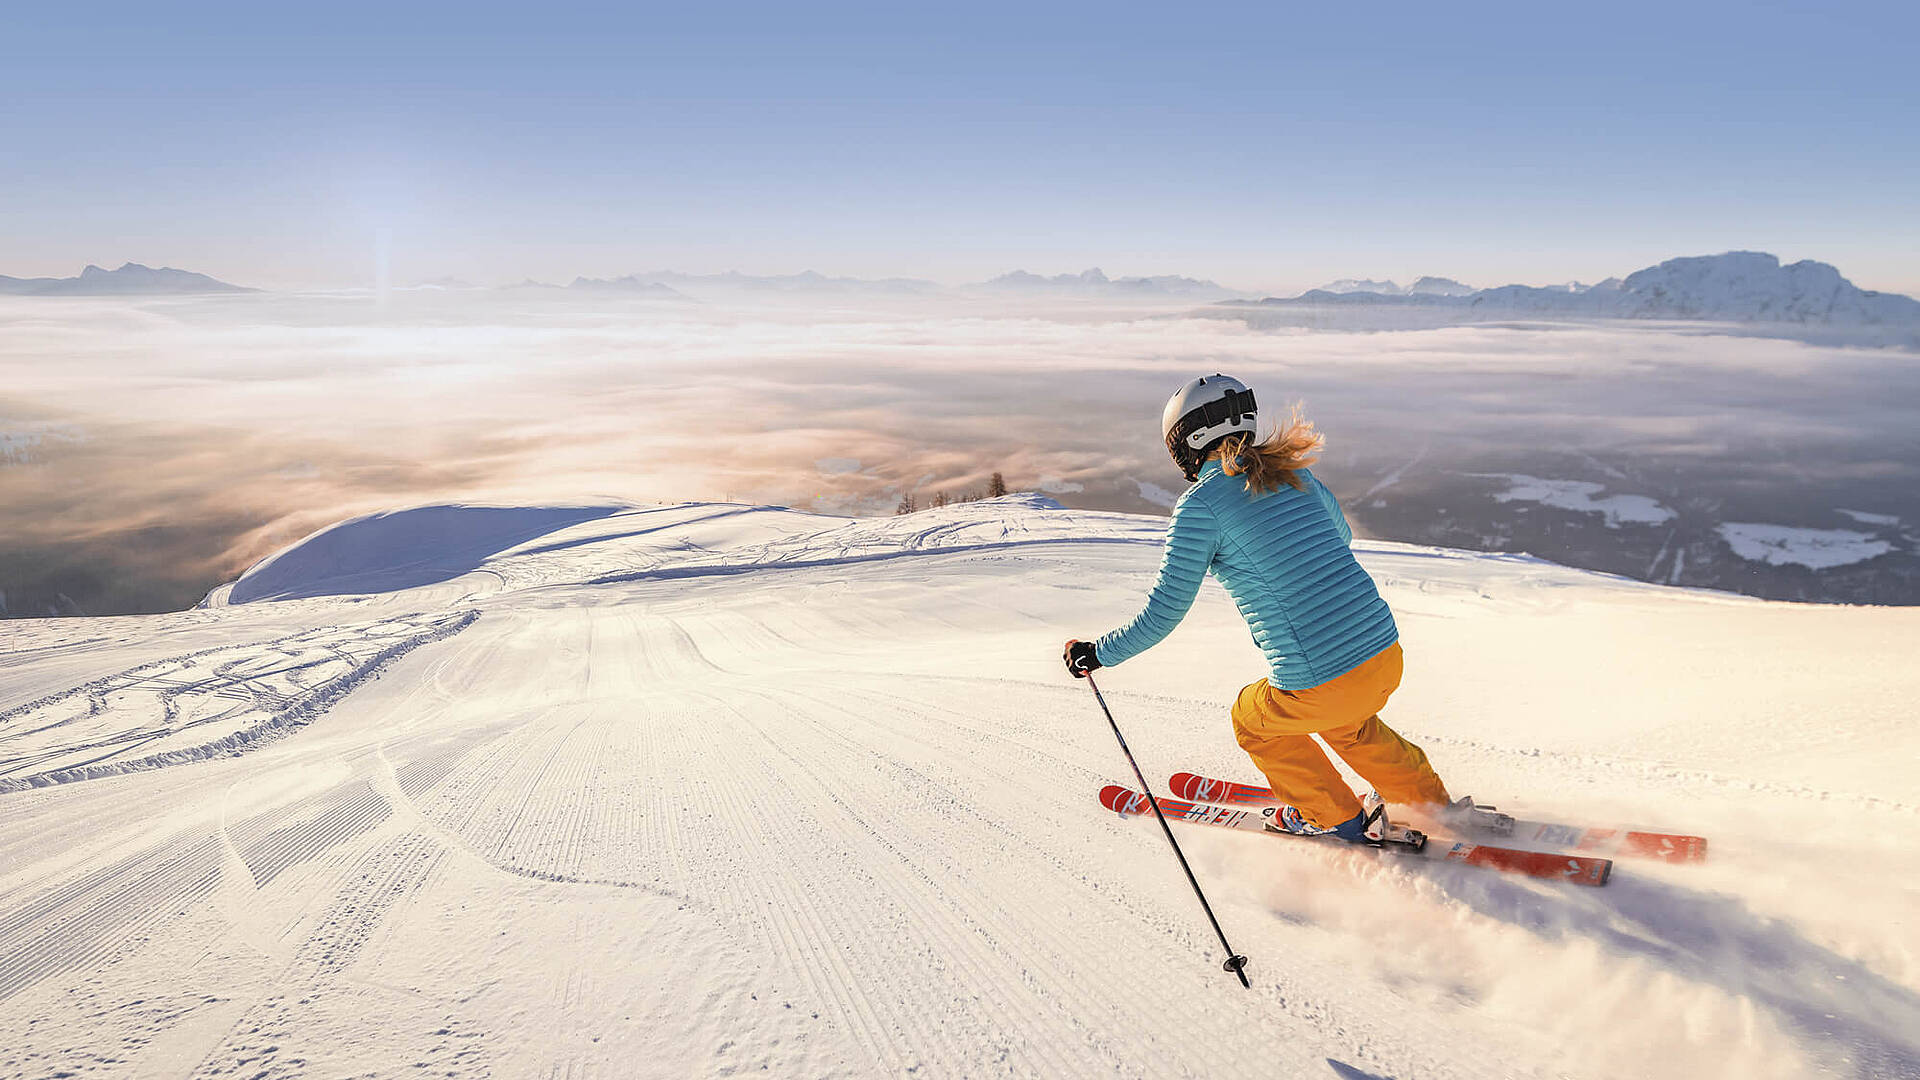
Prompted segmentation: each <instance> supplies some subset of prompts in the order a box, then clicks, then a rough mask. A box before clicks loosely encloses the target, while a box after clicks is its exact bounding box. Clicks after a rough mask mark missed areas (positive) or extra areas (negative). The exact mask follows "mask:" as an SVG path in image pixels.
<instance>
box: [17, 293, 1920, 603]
mask: <svg viewBox="0 0 1920 1080" xmlns="http://www.w3.org/2000/svg"><path fill="white" fill-rule="evenodd" d="M1709 330H1710V328H1698V327H1676V326H1673V325H1670V324H1667V325H1647V326H1636V325H1631V324H1610V325H1599V324H1595V325H1578V324H1550V323H1516V324H1499V325H1478V326H1470V327H1442V328H1433V329H1423V330H1418V331H1399V332H1364V331H1363V332H1321V331H1311V330H1302V329H1280V330H1266V329H1252V328H1249V327H1248V326H1247V325H1246V324H1245V322H1244V321H1242V320H1238V319H1235V318H1232V317H1223V313H1222V312H1221V311H1219V310H1218V309H1208V308H1195V307H1193V306H1191V305H1178V304H1173V305H1167V306H1160V307H1154V306H1143V305H1113V304H1102V303H1098V302H1064V301H1055V302H1049V303H1044V304H1043V303H1035V302H1031V301H1027V302H1007V301H1002V300H996V299H992V298H981V297H968V298H937V299H907V298H897V297H895V298H885V297H877V298H869V297H858V296H853V297H847V296H839V297H827V298H806V299H802V300H792V299H787V300H784V301H782V302H777V303H776V302H767V301H761V300H753V299H747V300H743V301H741V302H739V303H725V302H712V303H701V304H689V303H675V304H661V303H657V302H650V301H648V300H645V299H632V298H627V297H622V296H618V295H613V296H589V297H581V296H578V295H573V294H571V293H567V292H561V291H551V290H499V291H465V292H461V291H438V290H421V291H415V292H405V291H402V292H396V293H394V294H392V295H390V296H388V297H385V298H379V297H375V296H372V295H367V294H325V295H307V296H289V295H259V296H228V297H204V298H168V299H152V300H132V301H130V300H88V299H60V300H52V299H25V298H22V299H7V300H6V301H5V302H4V303H0V445H4V446H5V447H6V448H7V452H6V456H5V457H4V459H0V504H3V505H4V506H5V509H6V512H5V515H4V519H3V520H0V591H4V592H6V593H7V594H9V595H10V596H12V597H13V603H12V610H14V611H15V612H16V613H17V612H19V611H21V610H25V609H37V608H38V607H41V606H51V607H61V606H62V605H63V604H64V603H66V602H70V603H71V605H72V607H73V609H74V610H80V611H87V612H96V613H97V612H107V611H149V610H162V609H166V608H170V607H179V606H183V605H184V604H190V603H192V602H193V601H194V600H196V599H197V598H198V596H199V595H200V594H202V593H204V591H205V590H206V588H208V587H210V586H211V585H213V584H217V583H218V582H220V581H223V580H230V579H231V578H232V577H233V576H235V575H236V574H237V573H238V572H239V571H240V570H242V569H244V568H245V567H246V566H247V565H248V564H250V563H251V562H252V561H254V560H255V559H257V558H259V557H261V556H262V555H264V554H267V553H268V552H270V551H272V550H274V549H276V548H278V547H280V546H282V545H284V544H287V543H289V542H291V541H293V540H296V539H298V538H299V537H300V536H302V535H305V534H306V533H308V532H310V531H312V530H314V529H316V528H319V527H321V526H323V525H326V524H328V523H330V522H332V521H335V520H337V519H339V518H341V517H343V516H346V515H350V514H355V513H361V512H366V511H369V510H374V509H380V508H387V507H393V506H399V505H406V504H412V503H419V502H424V501H448V500H474V501H482V500H485V501H518V500H537V501H552V500H556V499H567V498H579V497H591V496H613V497H618V498H625V499H634V500H642V501H646V500H660V501H682V500H709V499H713V500H732V501H743V502H768V503H780V504H786V505H794V506H800V507H804V508H811V509H816V510H820V511H822V512H827V513H836V514H879V513H890V512H892V511H893V509H894V507H895V506H896V505H897V504H898V503H899V501H900V500H901V498H902V497H903V496H904V495H906V494H907V493H909V492H912V493H913V494H914V495H915V496H916V498H917V499H918V500H919V501H920V503H921V504H922V505H925V503H926V501H927V500H928V499H929V498H930V497H932V496H933V495H934V494H935V493H937V492H945V493H947V494H948V495H950V496H958V495H961V494H965V493H971V492H979V491H983V490H984V489H985V487H986V485H987V482H988V478H989V476H990V474H991V473H993V472H995V471H999V472H1001V473H1003V474H1004V475H1005V477H1006V480H1007V482H1008V484H1009V485H1010V486H1011V487H1013V488H1014V489H1016V490H1019V489H1038V490H1043V491H1046V492H1048V493H1050V494H1052V495H1054V496H1055V497H1057V498H1059V499H1061V500H1062V501H1064V502H1067V503H1069V504H1072V505H1080V506H1087V507H1096V508H1105V509H1118V510H1129V511H1138V512H1164V510H1165V506H1166V504H1167V502H1168V501H1169V500H1170V498H1171V497H1172V494H1173V493H1175V492H1177V491H1178V490H1179V488H1180V487H1181V486H1182V485H1181V482H1180V477H1179V475H1178V473H1177V472H1176V471H1175V470H1174V469H1173V467H1172V466H1171V464H1170V463H1169V462H1168V460H1167V458H1166V454H1165V451H1164V450H1163V449H1162V448H1161V446H1160V435H1159V427H1158V421H1159V413H1160V408H1161V405H1162V403H1163V402H1164V401H1165V399H1166V397H1167V395H1168V394H1169V393H1170V392H1171V391H1172V389H1173V388H1174V387H1175V386H1177V385H1178V384H1179V383H1180V382H1181V381H1183V380H1184V379H1186V378H1189V377H1191V376H1192V375H1195V374H1201V373H1208V372H1213V371H1226V372H1229V373H1231V374H1234V375H1237V376H1239V377H1241V378H1243V379H1245V380H1247V381H1248V382H1249V383H1251V384H1252V385H1253V386H1254V387H1255V389H1256V392H1257V393H1258V395H1259V397H1260V400H1261V402H1262V405H1263V407H1265V408H1266V409H1267V410H1268V411H1269V412H1270V413H1272V412H1277V411H1279V410H1280V409H1281V408H1282V407H1284V406H1286V405H1287V404H1289V403H1292V402H1296V401H1297V402H1302V403H1304V405H1305V406H1306V409H1307V411H1308V413H1309V415H1310V416H1311V417H1312V418H1313V419H1315V420H1316V421H1318V422H1319V423H1320V425H1321V427H1322V429H1323V431H1324V432H1325V433H1326V435H1327V437H1328V450H1327V456H1326V460H1325V463H1324V465H1323V466H1322V467H1321V469H1320V470H1319V471H1320V472H1321V474H1322V475H1323V477H1324V478H1326V479H1327V480H1328V481H1329V482H1330V483H1331V484H1333V485H1334V487H1335V490H1336V492H1337V493H1339V494H1341V495H1342V496H1343V497H1349V498H1351V497H1353V496H1358V495H1360V494H1362V493H1365V494H1367V495H1369V496H1370V502H1371V503H1374V504H1378V505H1380V506H1386V505H1388V504H1389V502H1390V500H1391V499H1392V498H1393V497H1394V496H1395V494H1396V493H1398V492H1402V491H1404V490H1407V489H1408V488H1409V485H1414V484H1417V483H1419V482H1420V479H1419V478H1420V477H1422V476H1424V477H1427V478H1429V480H1431V479H1432V478H1433V477H1436V476H1450V475H1465V474H1467V473H1470V472H1471V471H1473V470H1474V469H1482V470H1487V471H1492V472H1501V471H1505V472H1519V473H1525V474H1527V475H1538V474H1540V473H1541V470H1540V469H1538V468H1534V467H1526V468H1521V467H1519V466H1529V463H1530V462H1531V461H1533V460H1534V459H1535V457H1536V456H1537V454H1538V452H1540V451H1550V452H1551V453H1553V454H1556V455H1562V456H1568V457H1572V458H1585V459H1589V460H1592V461H1595V462H1597V463H1599V465H1600V467H1602V469H1603V471H1604V470H1605V469H1613V470H1614V471H1616V472H1618V471H1619V470H1618V468H1616V465H1617V464H1618V463H1621V462H1633V463H1641V464H1644V463H1647V462H1668V463H1679V464H1675V465H1674V467H1675V468H1683V469H1684V468H1688V467H1690V468H1694V469H1695V470H1696V472H1697V473H1698V474H1699V475H1701V476H1712V477H1717V478H1718V479H1716V480H1715V481H1714V482H1715V483H1719V484H1722V485H1723V486H1727V487H1729V490H1730V491H1731V490H1732V489H1735V488H1740V486H1741V485H1743V484H1744V485H1747V486H1748V487H1749V488H1751V487H1752V486H1753V485H1756V484H1757V485H1758V488H1755V489H1754V490H1748V491H1745V494H1744V495H1741V494H1739V493H1738V492H1735V493H1734V494H1733V495H1731V496H1730V497H1736V498H1737V497H1753V496H1754V494H1755V491H1759V496H1758V501H1760V502H1761V503H1762V504H1764V502H1765V492H1764V490H1761V489H1765V488H1766V487H1767V486H1768V485H1774V486H1775V487H1780V488H1786V487H1789V486H1793V485H1799V486H1800V487H1801V488H1804V486H1805V484H1807V483H1809V482H1815V483H1820V482H1827V483H1833V484H1841V485H1849V484H1850V485H1854V487H1853V488H1851V489H1849V490H1848V492H1847V495H1848V496H1849V497H1848V498H1846V499H1844V500H1842V497H1841V496H1840V495H1839V494H1836V495H1835V496H1834V498H1835V499H1836V500H1840V501H1837V502H1836V505H1846V506H1853V507H1857V508H1859V509H1863V510H1867V511H1888V510H1891V511H1893V512H1894V513H1896V514H1898V513H1899V512H1900V510H1901V508H1900V507H1889V505H1888V504H1887V503H1886V502H1885V501H1880V502H1874V501H1873V500H1871V499H1863V498H1861V497H1859V496H1860V494H1861V492H1860V491H1859V490H1858V487H1859V486H1860V485H1868V486H1869V487H1870V488H1871V487H1873V486H1879V485H1890V486H1895V487H1898V486H1901V485H1904V487H1903V488H1901V489H1902V490H1906V491H1912V490H1915V489H1916V487H1917V486H1916V485H1915V484H1914V480H1915V479H1916V472H1917V471H1920V469H1917V468H1916V466H1917V464H1920V435H1916V430H1917V425H1916V424H1915V422H1914V421H1915V419H1916V418H1915V415H1914V407H1913V405H1912V403H1913V402H1915V401H1920V368H1917V367H1916V365H1915V364H1914V363H1913V362H1912V361H1913V357H1912V355H1911V354H1909V353H1904V352H1899V351H1894V350H1884V349H1866V348H1843V347H1835V346H1821V345H1813V344H1807V343H1803V342H1796V341H1788V340H1770V339H1764V338H1753V337H1739V336H1731V335H1724V334H1716V333H1712V332H1708V331H1709ZM1415 463H1417V465H1418V468H1417V469H1416V470H1413V472H1412V473H1411V474H1410V473H1409V466H1410V465H1413V464H1415ZM1688 463H1690V464H1688ZM1559 479H1565V477H1560V478H1559ZM1742 490H1744V489H1742ZM1625 494H1633V493H1632V492H1625ZM1642 494H1646V493H1642ZM1647 497H1649V498H1659V497H1661V494H1660V493H1658V492H1655V493H1652V494H1648V495H1647ZM1747 516H1748V517H1754V518H1755V519H1756V520H1767V519H1766V518H1764V517H1755V515H1752V514H1749V515H1747ZM1909 520H1913V519H1912V518H1909ZM62 597H64V598H65V599H64V601H62V600H61V599H59V598H62ZM49 598H52V599H49Z"/></svg>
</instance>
